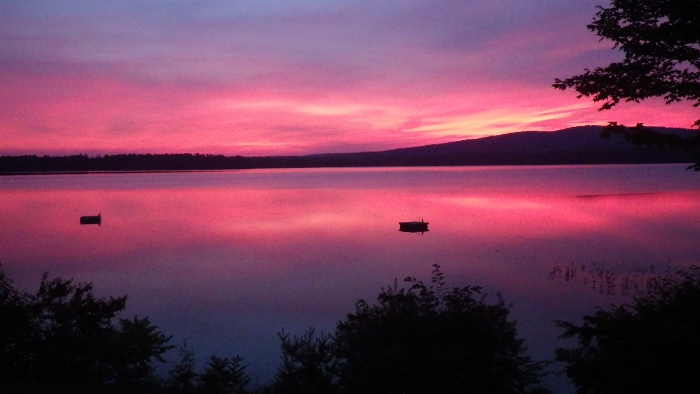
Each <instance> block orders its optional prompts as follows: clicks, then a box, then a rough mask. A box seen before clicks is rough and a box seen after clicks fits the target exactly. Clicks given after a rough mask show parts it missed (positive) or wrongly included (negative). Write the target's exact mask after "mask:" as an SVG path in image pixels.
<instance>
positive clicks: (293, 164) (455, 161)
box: [0, 126, 697, 175]
mask: <svg viewBox="0 0 700 394" xmlns="http://www.w3.org/2000/svg"><path fill="white" fill-rule="evenodd" d="M602 129H603V126H576V127H570V128H566V129H562V130H558V131H521V132H515V133H509V134H502V135H496V136H489V137H482V138H477V139H467V140H461V141H455V142H447V143H441V144H431V145H423V146H417V147H409V148H398V149H391V150H384V151H375V152H356V153H326V154H314V155H305V156H250V157H244V156H224V155H203V154H189V153H186V154H117V155H104V156H96V157H88V156H87V155H73V156H42V157H39V156H31V155H25V156H2V157H0V174H5V175H9V174H21V173H25V174H31V173H56V172H96V171H97V172H100V171H101V172H111V171H196V170H225V169H253V168H311V167H389V166H392V167H393V166H458V165H465V166H466V165H558V164H635V163H636V164H641V163H692V162H695V161H696V158H695V157H694V156H693V155H692V154H691V153H689V152H683V151H681V150H680V149H676V148H667V149H653V148H648V147H637V146H633V145H632V144H629V143H626V142H625V141H624V140H623V138H622V137H620V136H617V135H613V136H612V137H611V138H610V139H604V138H602V137H601V136H600V134H601V131H602ZM651 129H653V130H656V131H661V132H665V133H673V134H678V135H682V136H691V135H694V134H695V133H697V131H696V130H690V129H680V128H662V127H651Z"/></svg>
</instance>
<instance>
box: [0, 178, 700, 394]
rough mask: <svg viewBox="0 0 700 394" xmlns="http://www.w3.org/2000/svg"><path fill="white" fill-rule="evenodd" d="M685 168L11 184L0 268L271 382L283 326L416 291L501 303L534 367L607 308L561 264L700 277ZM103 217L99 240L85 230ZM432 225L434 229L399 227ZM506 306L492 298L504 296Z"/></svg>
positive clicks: (698, 221) (2, 207) (691, 185)
mask: <svg viewBox="0 0 700 394" xmlns="http://www.w3.org/2000/svg"><path fill="white" fill-rule="evenodd" d="M684 167H685V166H683V165H652V166H568V167H480V168H479V167H473V168H465V167H463V168H413V169H396V168H394V169H312V170H259V171H258V170H252V171H230V172H203V173H157V174H95V175H53V176H19V177H1V178H0V201H2V204H0V225H1V227H0V262H1V263H2V264H3V266H4V267H5V269H6V270H7V271H8V272H9V273H10V274H11V275H12V276H13V277H14V278H15V282H16V284H17V285H18V286H19V287H23V288H27V289H28V290H31V291H34V290H36V286H37V284H38V282H39V279H40V277H41V274H42V273H43V272H45V271H49V272H50V274H51V275H52V276H53V275H56V276H64V277H74V278H75V279H76V280H78V281H89V282H93V283H94V284H95V287H96V290H97V292H98V293H100V294H101V295H122V294H128V296H129V301H128V305H129V306H128V314H131V315H133V314H138V315H140V316H144V315H147V316H149V317H150V318H151V320H152V321H153V322H155V323H156V324H158V325H159V326H160V327H161V328H162V330H163V331H164V332H166V333H168V334H172V335H175V343H176V344H178V343H181V341H182V340H184V339H185V338H187V341H188V344H189V345H191V346H192V347H193V348H194V349H195V350H196V352H197V354H198V355H199V356H200V359H203V358H204V357H205V356H208V355H209V354H218V355H220V356H230V355H233V354H240V355H242V356H243V357H244V358H245V359H246V362H247V363H248V364H249V371H250V372H251V374H252V375H254V377H255V379H257V381H258V382H264V381H266V380H268V379H269V378H270V377H271V376H272V374H273V373H274V370H275V367H276V366H277V364H278V360H279V359H278V357H279V350H278V348H279V343H278V339H277V333H278V332H279V331H280V330H281V329H283V328H284V329H285V331H287V332H290V333H292V334H300V333H302V332H303V330H304V329H305V328H308V327H309V326H314V327H317V328H319V329H324V330H326V331H330V330H332V328H333V327H334V324H335V323H336V322H337V321H338V320H340V319H342V318H343V317H344V316H345V314H346V313H348V312H352V311H353V308H354V303H355V301H356V300H357V299H359V298H366V299H373V298H374V297H375V296H376V295H377V294H378V292H379V290H380V288H381V287H383V286H387V285H389V284H391V283H393V281H394V278H399V281H401V279H402V278H404V277H405V276H414V277H419V278H423V279H425V280H428V279H429V276H430V271H431V264H434V263H439V264H441V265H442V267H443V270H444V271H445V273H446V275H447V279H448V284H449V285H454V286H463V285H467V284H476V285H481V286H483V287H484V288H485V289H486V291H487V292H489V293H490V294H492V295H494V294H495V293H496V292H500V293H501V294H502V295H503V296H504V298H505V299H506V301H507V302H510V303H512V304H513V307H512V311H513V315H514V317H515V318H517V319H518V321H519V323H518V327H519V332H520V334H521V335H522V336H524V337H525V338H526V340H527V343H528V345H529V346H530V348H531V353H532V354H533V355H534V356H535V357H539V358H551V357H552V353H551V352H552V350H553V349H554V348H555V347H556V346H558V345H561V343H559V342H558V341H557V340H556V336H557V335H558V333H559V331H558V330H557V329H556V328H555V327H554V324H553V323H552V322H553V321H554V320H556V319H565V320H567V319H568V320H576V319H578V317H580V316H581V315H582V314H584V313H589V312H591V311H592V306H593V305H596V304H601V305H606V304H608V303H610V302H613V301H615V302H617V301H619V299H616V298H614V297H609V296H601V295H599V294H597V293H596V292H595V291H592V290H590V289H589V288H588V287H586V286H584V285H582V284H571V283H565V282H563V281H556V280H555V281H552V280H550V279H549V272H550V271H551V270H552V267H553V266H556V265H563V266H566V265H570V264H588V263H590V262H598V263H606V264H612V265H619V266H621V267H638V266H649V265H656V266H662V265H668V264H673V265H675V266H687V265H690V264H693V263H695V264H698V263H700V261H699V259H700V257H698V256H700V253H699V252H700V242H698V235H699V234H700V174H697V173H691V172H687V171H684V170H683V169H684ZM97 213H101V215H102V217H103V223H102V225H101V226H80V225H79V221H78V219H79V217H80V216H81V215H96V214H97ZM417 218H423V219H425V221H428V222H430V231H429V232H427V233H425V234H423V235H420V234H408V233H401V232H399V231H398V222H399V221H406V220H414V219H417ZM494 298H495V295H494Z"/></svg>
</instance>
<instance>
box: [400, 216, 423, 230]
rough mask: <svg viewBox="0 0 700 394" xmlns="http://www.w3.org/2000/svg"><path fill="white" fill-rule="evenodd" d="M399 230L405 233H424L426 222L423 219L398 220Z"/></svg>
mask: <svg viewBox="0 0 700 394" xmlns="http://www.w3.org/2000/svg"><path fill="white" fill-rule="evenodd" d="M399 231H403V232H405V233H424V232H426V231H428V222H424V221H423V219H421V220H420V222H418V221H413V222H399Z"/></svg>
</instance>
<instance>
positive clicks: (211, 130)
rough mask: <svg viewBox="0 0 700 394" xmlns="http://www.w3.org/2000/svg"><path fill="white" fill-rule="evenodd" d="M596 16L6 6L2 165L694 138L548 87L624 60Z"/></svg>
mask: <svg viewBox="0 0 700 394" xmlns="http://www.w3.org/2000/svg"><path fill="white" fill-rule="evenodd" d="M601 1H602V0H533V1H527V2H524V1H518V0H471V1H461V0H460V1H457V0H431V1H428V0H405V1H401V2H394V1H388V0H373V1H369V0H344V1H335V0H324V1H321V0H299V1H294V2H283V1H279V0H248V1H235V2H231V1H223V0H211V1H200V2H190V1H184V0H181V1H172V0H169V1H165V0H140V1H120V2H113V1H109V2H108V1H82V0H66V1H61V2H60V3H58V2H55V3H54V2H49V3H47V2H44V1H32V0H22V1H19V0H17V1H15V0H8V1H4V2H3V4H2V5H0V103H1V104H2V105H0V139H1V140H2V144H0V154H75V153H89V154H109V153H127V152H140V153H145V152H152V153H165V152H192V153H194V152H199V153H223V154H226V155H236V154H240V155H276V154H308V153H321V152H352V151H364V150H383V149H391V148H397V147H408V146H416V145H424V144H431V143H439V142H448V141H456V140H462V139H466V138H475V137H480V136H485V135H494V134H502V133H508V132H515V131H524V130H557V129H561V128H565V127H569V126H576V125H583V124H605V123H606V122H608V121H612V120H615V121H620V122H622V123H626V124H635V123H637V122H643V123H644V124H647V125H659V126H673V127H690V125H691V124H692V123H693V122H694V121H695V120H696V119H697V118H698V117H699V116H698V111H697V109H696V108H692V107H691V106H690V104H688V103H680V104H674V105H672V106H666V105H664V104H663V102H661V101H654V100H652V101H649V102H645V103H643V104H625V105H620V106H619V107H616V108H614V109H613V110H611V111H605V112H598V111H597V105H595V104H593V103H591V102H590V101H589V100H587V99H581V100H577V99H576V93H575V92H573V91H565V92H561V91H558V90H555V89H553V88H552V87H551V84H552V83H553V82H554V78H557V77H558V78H565V77H569V76H572V75H575V74H577V73H580V72H582V71H583V69H584V68H593V67H596V66H604V65H606V64H608V63H609V62H610V61H613V60H617V59H620V55H619V53H617V52H615V51H613V50H611V44H610V43H609V42H599V41H598V38H597V37H596V36H595V35H594V34H593V33H591V32H589V31H588V30H587V29H586V27H585V26H586V24H587V23H589V22H590V21H591V20H592V18H593V15H594V13H595V6H596V5H598V4H600V3H601Z"/></svg>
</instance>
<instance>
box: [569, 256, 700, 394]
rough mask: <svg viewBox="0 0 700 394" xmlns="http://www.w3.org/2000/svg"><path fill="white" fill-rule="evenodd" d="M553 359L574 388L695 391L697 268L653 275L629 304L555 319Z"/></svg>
mask: <svg viewBox="0 0 700 394" xmlns="http://www.w3.org/2000/svg"><path fill="white" fill-rule="evenodd" d="M557 325H558V326H559V327H561V328H562V329H564V333H563V334H562V337H563V338H572V337H573V338H577V339H578V345H577V346H575V347H573V348H568V349H564V348H562V349H557V352H556V360H557V361H561V362H563V363H564V364H565V369H564V371H565V373H566V375H567V376H568V377H569V379H571V381H572V382H573V383H574V384H575V385H576V388H577V392H578V393H635V394H643V393H660V392H668V393H697V391H698V388H699V387H700V374H698V371H699V370H700V359H698V357H697V355H698V354H699V353H700V336H698V333H700V268H699V267H692V268H690V269H689V270H688V271H679V272H677V273H676V274H675V275H670V276H659V277H656V278H654V279H653V280H651V281H649V282H648V284H647V289H646V292H644V293H642V294H641V295H638V296H635V297H634V298H633V301H632V303H631V304H628V305H619V306H616V305H613V306H611V307H610V308H609V309H607V310H602V309H601V310H598V311H596V312H595V313H594V314H593V315H588V316H584V317H583V324H582V325H580V326H579V325H575V324H573V323H569V322H564V321H559V322H557Z"/></svg>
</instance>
